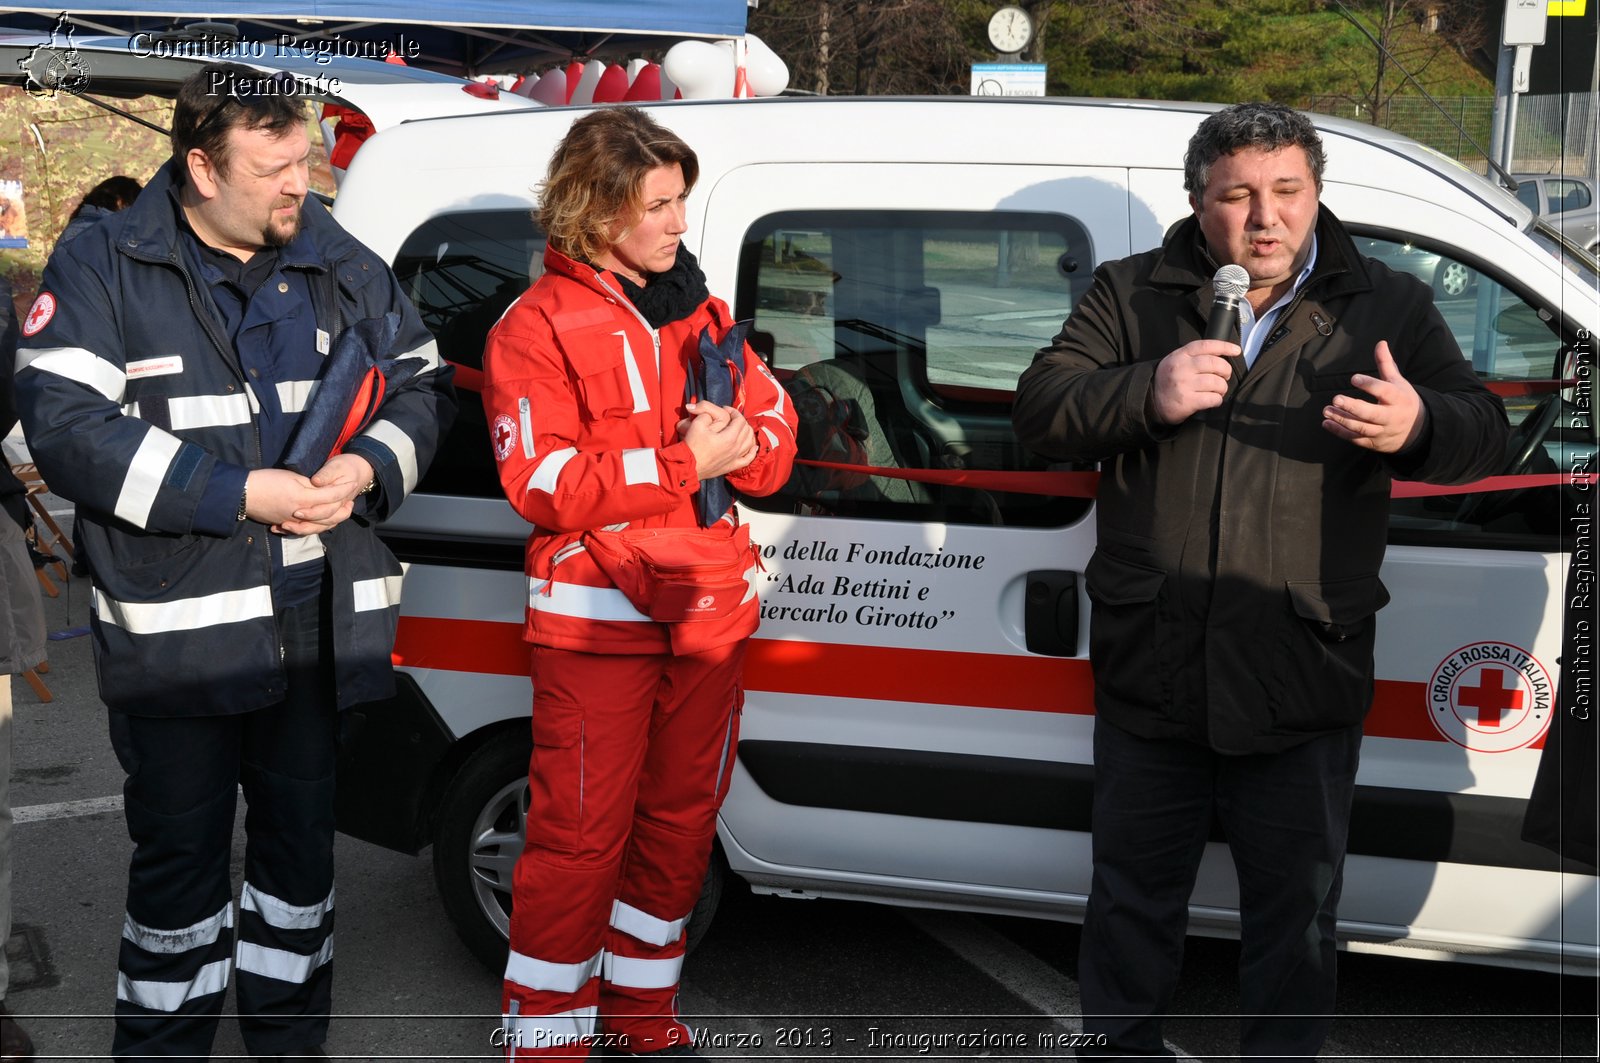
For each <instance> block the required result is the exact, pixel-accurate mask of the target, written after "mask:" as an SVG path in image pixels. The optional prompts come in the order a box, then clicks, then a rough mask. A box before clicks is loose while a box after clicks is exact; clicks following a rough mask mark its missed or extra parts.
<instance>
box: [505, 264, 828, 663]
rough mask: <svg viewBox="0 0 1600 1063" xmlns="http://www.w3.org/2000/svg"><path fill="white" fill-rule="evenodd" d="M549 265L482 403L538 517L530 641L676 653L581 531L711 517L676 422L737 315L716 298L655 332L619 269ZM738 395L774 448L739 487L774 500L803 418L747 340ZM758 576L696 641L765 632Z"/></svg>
mask: <svg viewBox="0 0 1600 1063" xmlns="http://www.w3.org/2000/svg"><path fill="white" fill-rule="evenodd" d="M544 262H545V273H544V276H542V277H540V278H539V280H538V281H537V282H536V283H535V284H534V285H533V287H531V288H529V289H528V290H527V291H526V292H524V293H523V294H522V295H521V297H519V298H518V299H517V301H516V302H515V303H513V304H512V305H511V308H510V309H508V310H507V311H506V313H505V315H504V316H503V317H502V318H501V319H500V321H499V323H498V324H496V325H495V327H494V328H493V330H491V331H490V333H489V339H488V345H487V347H486V348H485V351H484V389H483V404H484V409H485V411H486V412H487V415H488V420H489V434H490V437H491V439H492V440H493V443H494V449H495V457H496V459H497V460H498V462H499V468H500V483H501V485H502V486H503V487H504V488H505V491H506V497H507V498H508V499H510V501H511V506H512V508H513V509H515V510H516V511H517V512H518V513H520V514H521V515H522V516H523V517H524V518H526V519H527V520H528V521H530V522H532V523H533V525H534V532H533V534H532V535H530V536H529V537H528V555H527V564H526V569H527V574H528V614H527V615H528V624H527V630H526V632H525V634H524V637H525V638H526V639H527V640H528V641H529V642H533V643H537V644H539V645H542V646H553V647H557V648H560V649H569V650H581V651H586V652H590V653H665V652H668V651H669V649H670V645H669V641H668V631H667V627H666V625H663V624H659V623H656V622H655V621H653V620H651V619H649V618H648V617H647V616H645V615H644V614H642V613H640V612H639V611H638V610H637V609H635V608H634V607H633V606H632V605H631V604H630V603H629V602H628V600H627V599H626V598H625V597H623V595H622V592H620V591H618V590H617V589H616V588H615V587H614V586H613V585H612V584H611V581H610V580H609V579H607V578H606V576H605V575H604V574H602V573H601V572H600V570H599V569H598V568H597V567H596V566H595V564H594V562H593V561H592V560H590V558H589V556H588V553H587V551H586V550H585V549H584V548H583V546H582V544H581V543H580V542H579V537H580V535H581V534H582V533H583V532H584V531H586V530H588V529H593V528H615V527H618V526H621V525H626V526H628V527H630V528H692V527H695V526H696V525H697V521H696V519H695V512H694V505H693V502H692V501H691V498H692V496H693V494H694V492H695V491H696V490H697V489H698V488H699V486H700V480H699V478H698V477H697V476H696V475H695V462H694V455H693V454H692V453H691V452H690V450H689V447H688V446H687V445H686V444H685V443H684V442H683V441H682V440H681V439H679V437H678V429H677V426H678V422H679V421H680V420H682V419H683V418H685V417H686V416H687V412H686V410H685V409H684V405H685V400H684V388H685V383H686V382H687V380H688V374H689V372H690V368H691V366H692V365H695V364H697V363H698V360H699V353H698V352H699V337H700V332H701V330H702V329H704V328H706V327H707V326H710V327H711V332H712V336H713V338H717V337H720V336H721V335H722V334H723V333H725V332H726V331H727V329H728V328H729V327H730V326H731V325H732V324H733V316H732V314H731V313H729V311H728V307H727V305H726V304H725V303H723V302H722V301H721V300H720V299H716V298H708V299H707V300H706V301H705V302H703V303H701V304H700V305H699V306H698V307H697V308H695V310H694V311H693V312H692V313H691V314H690V315H689V316H688V317H687V318H684V319H682V320H678V321H673V322H670V323H668V324H666V325H664V326H662V327H661V328H660V329H659V330H657V329H652V328H651V327H650V325H649V323H648V322H646V321H645V319H644V318H643V317H642V316H640V314H639V313H638V311H637V310H635V309H634V307H633V304H632V303H631V302H629V301H628V299H627V297H626V296H625V295H623V294H622V286H621V284H620V283H618V281H617V279H616V278H615V277H614V276H612V274H610V273H609V272H606V271H603V270H597V269H595V268H594V267H592V266H588V265H584V264H583V263H580V262H576V261H574V260H573V259H570V258H568V257H567V256H565V255H563V254H561V253H560V252H557V251H554V250H546V252H545V258H544ZM658 366H659V370H658ZM736 404H737V405H738V407H739V409H740V410H741V411H742V412H743V413H744V415H745V418H746V419H747V420H748V421H749V422H750V426H751V427H752V428H754V429H755V433H756V440H757V443H758V445H759V448H760V449H759V451H758V452H757V454H756V458H755V460H754V461H752V462H751V463H750V464H749V465H747V466H746V467H745V468H743V469H740V470H739V471H738V472H734V473H729V474H728V482H729V483H730V484H731V485H732V486H733V487H734V489H735V490H736V491H739V492H743V493H745V494H751V495H766V494H771V493H772V492H773V491H776V490H777V489H778V488H779V487H781V486H782V485H783V483H784V482H785V481H786V480H788V478H789V471H790V468H791V466H792V465H793V462H794V455H795V427H796V424H797V421H796V418H795V413H794V407H793V406H792V405H791V404H790V402H789V399H788V396H787V395H786V394H785V392H784V390H783V388H782V387H781V386H780V385H779V384H778V382H777V380H775V379H774V378H773V376H772V374H771V372H770V371H768V369H767V367H766V364H765V363H764V362H762V360H761V358H760V357H759V356H758V355H756V354H755V352H753V351H751V350H750V349H749V348H748V347H747V348H746V350H745V377H744V388H743V393H742V395H740V396H739V397H738V400H737V402H736ZM721 533H722V532H721V530H720V529H718V530H708V531H707V532H706V534H707V535H708V536H711V535H718V534H721ZM747 578H749V579H750V585H751V589H750V594H749V596H748V597H747V598H746V599H745V601H744V603H743V604H742V605H741V606H740V607H739V608H738V609H737V610H735V611H734V612H733V613H732V614H731V615H729V616H727V617H724V618H722V619H720V620H708V621H696V622H694V624H693V625H683V626H685V627H687V626H693V627H694V628H695V629H696V630H695V636H696V637H695V639H694V643H695V645H696V647H697V648H710V647H711V646H715V645H720V644H722V643H726V642H731V641H734V640H735V639H739V638H744V637H745V636H747V635H749V634H750V633H751V632H753V631H754V630H755V629H756V624H757V621H758V619H759V604H758V602H757V601H756V596H755V574H754V572H753V571H752V572H751V573H749V574H748V577H747ZM679 645H680V649H681V648H682V645H683V644H682V642H681V641H680V644H679Z"/></svg>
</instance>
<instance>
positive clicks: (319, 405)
mask: <svg viewBox="0 0 1600 1063" xmlns="http://www.w3.org/2000/svg"><path fill="white" fill-rule="evenodd" d="M399 330H400V315H399V314H395V313H389V314H385V315H383V316H382V317H369V318H367V319H366V320H364V321H357V322H356V323H355V324H354V325H351V326H350V327H349V328H347V329H345V330H344V331H343V332H342V333H340V334H339V339H338V340H337V341H336V342H335V343H334V345H333V353H331V354H329V355H328V357H327V359H326V360H325V361H324V362H323V365H322V372H321V373H320V374H318V376H317V383H316V386H315V387H314V388H313V389H312V391H311V398H310V400H309V401H308V402H307V404H306V409H305V412H304V413H303V414H301V416H300V423H299V424H298V425H297V426H296V427H295V432H294V437H293V438H292V439H290V440H289V449H288V452H287V453H285V454H284V457H283V467H284V468H286V469H292V470H294V471H295V472H297V473H300V474H301V475H302V476H310V475H311V474H313V473H315V472H316V471H317V470H318V469H320V468H322V467H323V466H324V465H326V464H327V462H328V459H329V458H331V457H333V456H334V455H335V454H338V453H339V452H340V451H342V450H343V449H344V446H345V444H346V443H348V442H350V440H351V439H353V438H354V437H355V436H356V434H357V433H359V432H360V431H361V430H362V429H363V428H365V427H366V426H367V425H368V424H370V423H371V422H372V418H373V416H374V415H375V414H377V412H378V407H379V406H382V405H383V397H384V395H385V394H386V393H387V391H388V389H389V388H394V387H399V386H400V385H401V384H404V383H405V382H406V381H407V380H409V379H411V378H412V377H413V376H415V375H416V374H417V372H418V371H419V370H421V369H422V367H423V365H424V364H425V363H424V360H423V358H422V357H421V356H420V355H418V356H412V357H406V358H390V357H389V349H390V348H391V347H392V346H393V345H394V338H395V334H396V333H397V332H399Z"/></svg>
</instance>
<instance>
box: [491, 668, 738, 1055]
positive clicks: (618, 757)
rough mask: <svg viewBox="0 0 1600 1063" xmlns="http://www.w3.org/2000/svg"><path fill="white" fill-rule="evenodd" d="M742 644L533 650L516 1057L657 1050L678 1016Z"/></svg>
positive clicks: (728, 757)
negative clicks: (601, 1043) (592, 1042)
mask: <svg viewBox="0 0 1600 1063" xmlns="http://www.w3.org/2000/svg"><path fill="white" fill-rule="evenodd" d="M743 665H744V641H743V640H740V641H738V642H735V643H733V644H731V645H727V646H722V647H719V648H717V649H714V650H708V651H706V652H704V653H698V654H687V655H682V656H673V655H671V654H638V655H633V654H617V655H613V654H596V653H576V652H572V651H569V650H555V649H549V648H546V647H542V646H541V647H535V648H534V651H533V689H534V695H533V760H532V763H531V764H530V766H529V769H528V782H529V805H528V835H527V845H526V847H525V848H524V849H523V851H522V856H521V857H520V858H519V859H518V861H517V868H516V874H515V882H514V892H513V900H514V902H515V906H514V909H513V912H512V916H511V955H510V957H509V959H508V960H507V963H506V977H505V990H504V994H503V1000H502V1008H501V1011H502V1013H503V1015H504V1037H505V1042H506V1049H507V1050H506V1058H507V1059H524V1058H534V1057H540V1056H543V1057H550V1056H575V1057H579V1058H581V1057H583V1056H584V1055H586V1054H587V1047H586V1046H587V1044H588V1043H589V1039H591V1038H592V1035H594V1034H596V1033H603V1034H604V1035H605V1038H604V1040H605V1044H606V1045H607V1046H608V1047H611V1048H614V1049H619V1050H622V1051H625V1052H630V1053H649V1052H655V1051H659V1050H661V1049H664V1048H668V1047H671V1046H672V1045H674V1044H682V1043H685V1042H686V1041H687V1040H688V1037H689V1032H688V1029H687V1027H685V1026H684V1025H683V1024H682V1023H680V1022H679V1021H678V1019H677V1006H676V1003H677V990H678V979H679V972H680V970H681V968H682V966H683V953H684V926H685V924H686V923H687V922H688V917H689V913H690V912H691V911H693V909H694V905H695V901H696V899H698V897H699V896H700V887H701V883H702V881H703V880H704V878H705V871H706V862H707V861H708V860H709V859H710V855H711V843H712V840H713V839H714V837H715V835H716V818H717V808H718V807H719V806H720V805H721V803H722V799H723V797H724V796H726V794H727V792H728V781H729V778H730V776H731V775H732V771H733V757H734V749H735V746H736V743H737V741H738V731H739V708H740V706H741V704H742V702H743V698H744V691H743V689H742V678H741V677H742V672H743Z"/></svg>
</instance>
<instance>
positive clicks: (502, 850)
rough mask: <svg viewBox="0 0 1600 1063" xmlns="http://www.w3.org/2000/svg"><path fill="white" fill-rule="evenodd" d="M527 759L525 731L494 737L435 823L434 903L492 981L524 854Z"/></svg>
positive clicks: (472, 759) (450, 792)
mask: <svg viewBox="0 0 1600 1063" xmlns="http://www.w3.org/2000/svg"><path fill="white" fill-rule="evenodd" d="M532 756H533V738H532V735H531V734H530V733H529V730H528V728H527V726H526V724H524V725H522V726H518V727H514V728H507V729H505V730H503V731H501V732H499V733H498V734H496V735H494V736H492V737H491V738H490V739H489V740H488V741H486V742H484V743H483V744H482V745H480V746H479V747H478V749H476V750H475V751H474V752H473V753H472V754H471V755H470V756H469V757H468V758H467V759H466V761H465V762H464V763H463V764H462V765H461V768H460V770H458V771H457V772H456V774H455V778H453V779H451V780H450V784H449V786H448V788H447V789H446V790H445V794H444V799H443V801H441V802H440V805H439V816H438V819H437V820H436V821H435V822H436V823H437V826H436V828H435V830H434V834H433V878H434V882H435V883H437V884H438V887H439V899H440V900H441V901H442V902H443V903H444V910H445V913H446V914H447V915H448V916H449V917H450V922H451V923H452V924H454V926H455V928H456V933H457V934H458V935H459V936H460V938H461V941H462V943H463V944H465V945H466V946H467V949H468V950H469V951H471V953H472V954H473V955H474V956H476V957H477V958H478V961H479V962H480V963H482V964H483V965H484V966H485V967H487V968H489V969H490V970H491V971H493V972H495V973H496V974H499V973H502V972H503V971H505V969H506V953H507V951H508V948H509V945H508V942H509V934H510V932H511V875H512V871H513V870H514V869H515V867H516V862H517V856H518V854H520V853H521V852H522V838H523V825H522V819H523V817H524V816H525V815H527V811H528V761H529V759H530V758H531V757H532ZM513 810H515V821H514V822H513V818H512V813H513Z"/></svg>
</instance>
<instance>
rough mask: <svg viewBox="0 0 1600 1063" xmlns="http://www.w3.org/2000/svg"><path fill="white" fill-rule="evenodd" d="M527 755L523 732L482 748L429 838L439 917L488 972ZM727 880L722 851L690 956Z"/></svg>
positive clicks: (505, 938) (498, 937) (505, 940)
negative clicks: (445, 919) (447, 919)
mask: <svg viewBox="0 0 1600 1063" xmlns="http://www.w3.org/2000/svg"><path fill="white" fill-rule="evenodd" d="M532 754H533V747H532V740H531V738H530V736H529V734H528V729H527V728H526V727H522V728H518V729H516V731H514V732H511V731H508V732H504V733H502V734H500V735H497V736H496V737H495V738H493V739H491V740H490V741H488V742H486V743H484V745H483V746H482V747H481V748H479V749H478V750H477V752H475V753H473V754H472V755H471V756H470V757H468V758H467V761H466V763H465V764H463V765H462V766H461V770H460V771H458V772H456V776H455V778H454V779H452V780H451V781H450V787H449V789H448V790H447V791H446V793H445V795H444V800H443V802H442V803H441V805H440V807H439V818H438V820H437V822H438V827H437V828H436V829H435V830H434V835H433V878H434V882H435V883H437V885H438V887H439V898H440V900H441V901H442V902H443V903H444V910H445V913H446V914H447V915H449V917H450V922H451V923H452V924H454V926H455V928H456V933H457V934H458V935H459V936H460V938H461V941H462V943H463V944H465V945H466V946H467V948H468V949H469V950H470V951H471V952H472V954H473V955H474V956H476V957H477V958H478V961H479V962H480V963H482V964H483V965H484V966H485V967H487V968H488V969H489V970H490V971H492V972H494V973H495V974H500V973H501V972H503V971H504V970H505V968H506V953H507V951H508V949H509V942H510V938H511V881H512V872H513V871H514V870H515V869H516V866H517V857H519V856H520V855H522V845H523V839H524V837H525V830H524V820H525V817H526V816H527V814H528V760H529V758H530V757H531V756H532ZM726 874H727V862H726V861H725V860H724V859H723V857H722V853H721V852H720V851H716V852H713V853H712V854H711V862H710V864H708V865H707V867H706V877H705V882H704V884H703V885H702V886H701V888H700V898H699V900H697V901H696V902H695V906H694V911H693V913H691V915H690V917H689V926H688V933H689V941H688V947H689V950H690V951H691V952H692V951H693V950H694V947H695V946H696V945H697V944H699V942H700V939H701V938H702V937H704V936H705V933H706V931H707V930H708V929H709V928H710V926H711V918H712V916H713V915H714V914H715V913H716V910H717V905H718V903H719V902H720V901H721V900H722V887H723V882H724V879H725V877H726Z"/></svg>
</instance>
